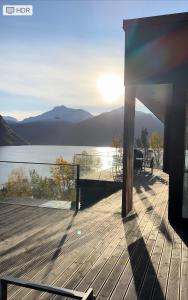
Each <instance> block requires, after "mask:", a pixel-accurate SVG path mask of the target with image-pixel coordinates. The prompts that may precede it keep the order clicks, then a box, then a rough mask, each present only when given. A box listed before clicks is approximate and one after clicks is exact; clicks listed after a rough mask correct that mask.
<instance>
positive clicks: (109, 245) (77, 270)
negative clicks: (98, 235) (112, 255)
mask: <svg viewBox="0 0 188 300" xmlns="http://www.w3.org/2000/svg"><path fill="white" fill-rule="evenodd" d="M116 236H117V235H116ZM108 246H111V245H110V241H109V245H108ZM87 264H88V260H87ZM78 270H79V274H80V269H78ZM78 270H77V271H78ZM84 271H85V270H84ZM75 274H76V272H75Z"/></svg>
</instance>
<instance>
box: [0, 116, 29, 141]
mask: <svg viewBox="0 0 188 300" xmlns="http://www.w3.org/2000/svg"><path fill="white" fill-rule="evenodd" d="M26 144H28V143H27V142H26V140H24V139H23V138H21V137H20V136H19V135H18V134H16V133H15V131H14V130H13V129H11V128H10V126H9V125H8V124H7V123H6V122H5V120H4V119H3V118H2V116H1V115H0V146H18V145H26Z"/></svg>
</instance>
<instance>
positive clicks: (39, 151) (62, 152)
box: [0, 146, 116, 184]
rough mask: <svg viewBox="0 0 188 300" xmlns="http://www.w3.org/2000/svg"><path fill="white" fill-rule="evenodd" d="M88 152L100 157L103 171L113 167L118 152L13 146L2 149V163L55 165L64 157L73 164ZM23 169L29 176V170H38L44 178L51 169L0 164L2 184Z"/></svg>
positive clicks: (97, 148) (0, 148) (68, 147)
mask: <svg viewBox="0 0 188 300" xmlns="http://www.w3.org/2000/svg"><path fill="white" fill-rule="evenodd" d="M82 151H87V152H88V153H89V154H93V155H99V156H100V161H101V165H100V168H101V170H105V169H109V168H110V167H111V166H112V161H113V155H114V154H115V152H116V150H115V149H114V148H111V147H88V146H11V147H0V160H1V161H16V162H24V161H25V162H42V163H55V161H56V159H57V158H58V157H60V156H63V158H64V159H65V160H67V161H68V162H70V163H72V162H73V157H74V154H79V153H81V152H82ZM18 167H22V168H23V169H24V170H25V172H26V173H27V174H28V173H29V170H31V169H36V170H37V172H38V173H39V174H40V175H42V176H47V175H48V174H49V167H48V166H44V165H24V164H7V163H0V184H4V183H5V182H7V179H8V176H9V175H10V173H11V171H12V170H13V169H15V168H18Z"/></svg>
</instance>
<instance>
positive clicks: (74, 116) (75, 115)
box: [22, 105, 93, 123]
mask: <svg viewBox="0 0 188 300" xmlns="http://www.w3.org/2000/svg"><path fill="white" fill-rule="evenodd" d="M92 117H93V115H92V114H90V113H89V112H87V111H85V110H83V109H74V108H68V107H66V106H64V105H61V106H57V107H54V108H53V109H52V110H50V111H47V112H45V113H43V114H41V115H38V116H36V117H30V118H27V119H24V120H23V121H22V122H23V123H31V122H41V121H64V122H71V123H78V122H81V121H84V120H87V119H90V118H92Z"/></svg>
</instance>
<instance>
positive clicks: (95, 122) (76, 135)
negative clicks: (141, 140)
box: [11, 108, 163, 146]
mask: <svg viewBox="0 0 188 300" xmlns="http://www.w3.org/2000/svg"><path fill="white" fill-rule="evenodd" d="M123 113H124V111H123V108H119V109H116V110H113V111H111V112H106V113H103V114H100V115H98V116H96V117H93V118H90V119H88V120H85V121H82V122H80V123H77V124H73V123H70V122H69V123H68V122H64V121H57V120H56V121H45V122H44V121H40V122H37V121H36V122H30V123H29V122H27V123H23V122H21V123H16V124H12V125H11V127H12V128H13V129H14V130H15V131H16V132H17V133H18V134H19V135H20V136H22V137H23V138H25V139H26V140H28V141H29V142H30V143H31V144H33V145H77V146H82V145H84V146H110V145H111V142H112V138H113V137H121V136H123V123H124V121H123ZM143 127H146V128H147V129H148V132H149V134H151V133H152V132H153V131H157V132H159V133H160V134H162V135H163V125H162V123H161V122H160V121H159V120H158V119H157V118H156V117H155V116H154V115H152V114H146V113H144V112H141V111H137V112H136V117H135V137H138V136H140V132H141V129H142V128H143Z"/></svg>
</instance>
